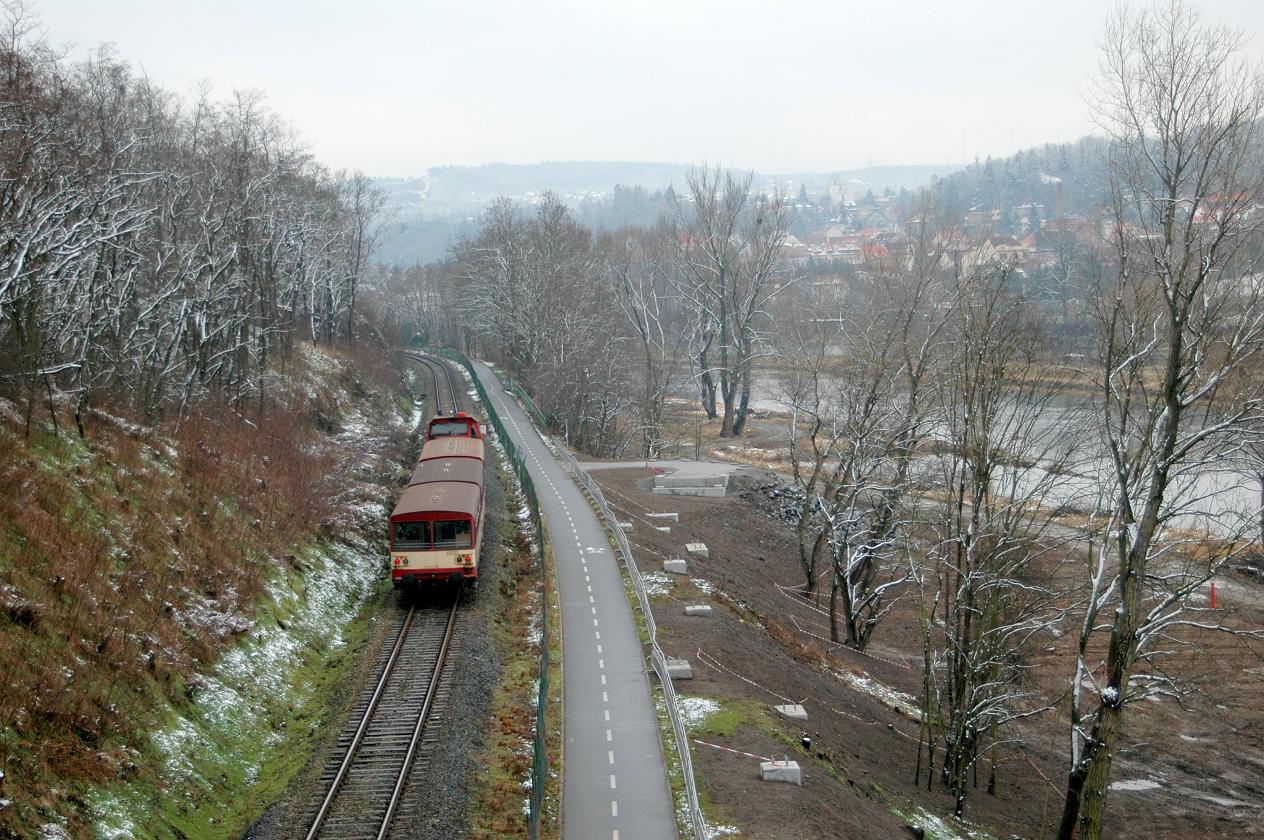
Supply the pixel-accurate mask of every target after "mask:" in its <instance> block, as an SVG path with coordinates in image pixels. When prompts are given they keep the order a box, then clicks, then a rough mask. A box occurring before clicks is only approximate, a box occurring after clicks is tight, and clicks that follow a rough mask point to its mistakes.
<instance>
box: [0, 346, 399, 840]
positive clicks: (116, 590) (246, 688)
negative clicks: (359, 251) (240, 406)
mask: <svg viewBox="0 0 1264 840" xmlns="http://www.w3.org/2000/svg"><path fill="white" fill-rule="evenodd" d="M287 374H288V376H287V378H285V379H284V380H283V383H282V384H281V385H278V386H277V388H276V390H277V392H278V393H277V394H276V395H275V397H274V404H273V405H272V406H270V407H269V409H268V411H266V412H265V413H264V414H263V415H262V416H256V415H252V416H251V418H243V417H241V416H240V415H238V414H236V413H235V412H231V411H228V410H227V409H225V408H224V407H215V406H205V407H203V408H202V410H201V412H200V414H199V415H197V416H194V417H193V418H191V419H190V420H188V421H187V422H186V423H185V424H184V425H183V427H182V428H181V429H180V430H179V432H178V433H177V432H175V431H173V430H171V429H144V428H140V427H138V426H136V425H134V424H132V423H129V422H127V421H126V420H122V419H119V418H113V417H111V416H109V415H107V414H104V413H100V414H98V415H97V416H96V417H94V418H92V419H91V421H90V423H89V427H88V434H87V439H86V440H80V439H79V438H78V437H77V436H67V435H66V434H65V433H64V429H65V428H66V425H65V424H63V425H62V429H63V433H62V434H61V435H60V436H54V435H53V434H52V433H51V432H52V430H51V427H49V428H45V429H42V430H40V431H39V432H38V433H37V434H34V435H32V437H31V438H29V439H25V438H23V437H22V436H21V425H20V422H19V421H20V418H19V417H18V416H17V414H16V412H14V411H13V410H12V409H11V406H9V405H7V404H5V403H3V401H0V453H4V454H3V455H2V456H0V673H3V674H4V675H5V681H6V685H5V686H4V689H5V690H4V691H3V692H0V767H2V768H3V770H4V772H5V774H6V778H5V781H4V787H3V791H0V796H2V797H3V798H4V799H6V800H8V804H7V806H6V807H4V808H3V810H0V835H4V834H10V835H12V836H31V835H32V834H34V833H35V831H36V830H37V829H38V827H39V826H40V825H42V824H46V823H49V822H53V823H60V824H62V825H64V826H66V827H67V828H68V829H69V830H70V831H71V833H73V834H75V835H76V836H77V835H79V834H81V833H83V832H84V830H85V827H86V825H87V824H88V823H89V822H96V823H97V824H98V832H99V833H100V834H102V835H105V836H108V835H109V834H111V833H119V832H125V831H128V830H132V831H135V832H136V833H138V834H142V835H145V836H164V835H166V836H181V835H184V836H198V837H202V836H216V835H219V836H231V835H233V834H234V833H235V832H236V830H238V829H239V828H240V827H241V825H243V824H244V823H245V822H246V821H248V820H249V818H250V817H251V816H253V814H254V813H256V812H257V811H258V810H260V809H261V808H262V807H263V805H264V804H265V801H266V799H267V798H268V797H269V795H270V792H271V791H273V790H279V789H280V788H281V787H283V786H284V782H285V780H287V779H288V778H289V777H290V775H292V773H293V772H294V771H295V770H296V769H297V767H298V766H300V765H301V763H302V758H303V752H302V750H301V748H300V749H298V750H295V749H294V747H295V745H301V743H302V741H303V735H304V733H306V732H310V730H311V729H312V728H313V727H315V726H318V725H319V720H318V719H317V718H316V717H315V715H316V713H317V711H318V710H319V709H320V708H321V706H322V703H321V698H323V696H324V693H325V692H327V690H328V689H329V687H330V686H332V685H333V684H334V683H335V682H336V681H337V679H338V677H339V676H340V674H341V666H342V665H345V664H346V663H347V661H348V660H349V658H350V657H348V655H347V652H348V651H349V650H350V649H352V648H353V647H354V645H355V643H356V642H357V640H358V634H359V633H360V632H362V631H360V630H358V629H354V626H353V625H348V622H350V620H351V619H353V618H354V617H355V616H356V613H357V612H358V610H359V608H360V605H361V603H363V601H364V598H365V595H366V594H367V593H368V592H369V591H370V590H371V589H372V588H373V586H374V585H375V584H374V581H375V579H376V576H377V570H378V568H379V567H380V563H379V562H378V558H379V550H378V549H379V546H377V545H375V543H374V539H375V538H376V537H377V536H378V534H377V532H378V531H379V530H380V520H381V515H382V512H383V505H384V504H385V501H386V499H387V494H386V488H385V486H384V485H385V484H388V483H389V482H390V481H391V480H392V479H393V478H394V473H395V471H397V470H398V469H399V466H398V464H399V455H400V453H401V452H402V451H403V449H404V448H405V447H406V443H407V438H406V434H405V432H404V430H403V425H404V423H403V420H402V418H401V417H400V401H399V394H400V392H401V390H402V384H401V383H400V382H399V380H398V378H397V377H394V376H393V375H392V374H391V373H390V371H389V366H388V365H384V364H382V362H381V361H380V360H379V361H373V360H372V358H371V356H370V355H369V354H366V355H365V357H364V358H362V359H361V360H352V359H349V358H343V357H340V356H338V355H336V354H330V353H327V352H323V351H321V352H318V351H315V350H312V349H310V348H308V349H307V350H306V351H305V352H304V353H302V354H301V358H300V359H299V360H297V361H296V362H295V363H293V364H291V367H290V370H288V371H287ZM369 418H372V420H370V419H369ZM383 419H385V420H386V427H385V429H384V428H383V424H382V420H383ZM71 428H73V426H72V427H71ZM344 626H351V627H352V629H351V630H349V631H348V632H349V633H350V635H345V636H344V630H343V628H344ZM151 733H153V737H150V734H151Z"/></svg>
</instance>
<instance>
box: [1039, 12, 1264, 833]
mask: <svg viewBox="0 0 1264 840" xmlns="http://www.w3.org/2000/svg"><path fill="white" fill-rule="evenodd" d="M1244 44H1245V41H1244V39H1243V37H1242V35H1241V34H1240V33H1237V32H1234V31H1231V30H1228V29H1226V28H1224V27H1219V26H1211V25H1208V24H1206V23H1204V22H1203V21H1202V19H1201V18H1200V15H1199V14H1198V12H1197V11H1195V10H1194V9H1192V8H1189V7H1187V6H1185V5H1184V4H1182V3H1180V2H1176V1H1175V0H1174V1H1173V2H1168V3H1164V4H1162V5H1158V6H1155V7H1149V8H1145V9H1142V10H1140V11H1134V10H1129V9H1123V10H1120V11H1119V12H1117V13H1116V14H1114V15H1113V16H1112V17H1111V18H1110V20H1109V22H1108V24H1107V26H1106V29H1105V33H1104V36H1103V39H1102V66H1101V79H1100V83H1099V86H1098V94H1097V100H1096V108H1097V114H1098V117H1099V120H1100V122H1101V125H1102V126H1103V128H1105V129H1106V130H1107V131H1108V132H1109V133H1110V136H1111V139H1112V144H1111V148H1110V159H1109V166H1110V177H1111V192H1112V206H1111V208H1110V211H1111V224H1112V228H1113V230H1112V235H1111V239H1112V242H1111V245H1112V247H1113V251H1114V253H1113V269H1112V277H1111V282H1110V283H1109V284H1107V285H1106V287H1105V288H1104V289H1103V290H1102V293H1101V297H1100V300H1099V302H1098V312H1097V319H1098V328H1099V331H1100V334H1099V339H1098V340H1099V350H1098V359H1097V374H1096V385H1097V388H1098V401H1099V408H1100V429H1101V435H1102V438H1103V441H1104V449H1105V468H1104V470H1103V472H1104V474H1105V477H1104V484H1103V502H1102V511H1101V518H1102V519H1103V524H1102V528H1101V534H1102V537H1103V539H1102V541H1101V542H1100V544H1099V545H1098V546H1097V551H1096V554H1095V556H1094V557H1092V558H1091V562H1090V563H1089V565H1088V590H1089V594H1088V598H1087V601H1086V602H1085V604H1084V607H1083V612H1082V615H1081V616H1080V630H1079V655H1078V658H1077V661H1076V670H1075V675H1074V677H1073V681H1072V683H1071V690H1072V697H1071V701H1072V702H1071V721H1070V722H1071V732H1070V737H1071V765H1070V772H1069V776H1068V780H1067V794H1066V802H1065V806H1064V809H1063V814H1062V821H1061V826H1060V829H1059V836H1060V837H1062V838H1070V837H1072V836H1078V837H1082V838H1086V840H1091V838H1097V837H1099V836H1100V835H1101V832H1102V817H1103V811H1104V805H1105V799H1106V792H1107V788H1108V786H1109V783H1110V775H1111V761H1112V758H1113V755H1114V751H1115V746H1116V741H1117V739H1118V737H1119V731H1120V723H1121V721H1122V718H1123V711H1124V709H1125V708H1126V706H1127V705H1128V704H1129V703H1130V702H1131V701H1133V700H1134V699H1136V698H1137V697H1140V696H1144V695H1145V694H1146V693H1148V692H1149V691H1152V690H1156V687H1159V686H1163V685H1164V683H1163V680H1162V676H1161V675H1160V674H1156V673H1154V672H1153V670H1152V669H1151V668H1150V667H1149V666H1150V663H1151V662H1152V659H1153V657H1154V656H1157V655H1158V654H1159V653H1161V651H1160V650H1159V649H1156V646H1155V642H1156V640H1158V639H1160V638H1162V637H1164V635H1165V634H1167V633H1169V632H1170V631H1172V630H1173V629H1175V628H1176V627H1179V626H1182V625H1190V624H1193V625H1195V626H1206V627H1214V626H1215V623H1214V622H1211V621H1207V622H1199V621H1198V620H1197V616H1191V615H1190V614H1189V609H1190V606H1189V599H1190V595H1191V594H1192V593H1193V592H1195V591H1196V590H1197V589H1198V588H1199V587H1200V586H1202V585H1203V584H1204V583H1205V581H1206V580H1207V579H1208V578H1209V577H1210V576H1211V575H1213V574H1214V573H1215V572H1216V570H1217V568H1219V566H1220V565H1221V564H1222V563H1224V562H1225V560H1226V559H1227V557H1228V556H1230V555H1231V554H1232V553H1233V552H1234V551H1236V550H1238V548H1239V547H1240V545H1241V544H1242V543H1241V541H1239V540H1237V539H1236V535H1238V534H1239V533H1240V532H1241V529H1242V527H1243V523H1242V522H1240V521H1226V520H1225V519H1223V518H1221V519H1220V521H1219V522H1218V523H1216V524H1217V525H1218V527H1219V530H1220V531H1221V533H1220V534H1218V536H1219V537H1220V539H1217V540H1216V541H1215V543H1214V544H1209V545H1202V546H1199V549H1198V550H1197V551H1190V550H1182V546H1181V542H1180V539H1179V538H1178V536H1177V534H1176V532H1174V531H1172V530H1171V528H1172V526H1173V525H1174V524H1175V521H1176V519H1177V517H1178V516H1181V515H1186V516H1188V515H1190V514H1191V513H1199V514H1202V520H1201V521H1203V522H1204V523H1206V522H1207V521H1208V519H1209V518H1212V517H1214V515H1215V512H1214V511H1212V510H1210V509H1209V508H1207V507H1206V506H1205V505H1202V504H1200V501H1201V499H1200V495H1203V494H1200V493H1198V491H1197V490H1196V489H1194V487H1193V485H1192V482H1193V480H1194V478H1195V475H1196V473H1197V472H1199V471H1200V470H1201V469H1203V468H1204V467H1205V466H1206V465H1207V464H1208V463H1209V462H1211V461H1212V460H1214V459H1217V458H1223V457H1226V456H1227V455H1228V454H1230V453H1231V452H1232V450H1233V449H1234V448H1235V447H1236V446H1237V445H1238V441H1240V439H1241V435H1242V433H1243V432H1244V431H1245V430H1246V428H1247V427H1248V426H1249V425H1250V424H1251V423H1253V422H1255V421H1257V420H1258V419H1259V417H1260V412H1261V403H1260V392H1259V387H1258V384H1257V383H1256V382H1247V381H1244V379H1243V378H1242V377H1238V376H1235V372H1237V371H1239V370H1241V369H1242V367H1243V366H1244V365H1245V364H1246V363H1247V362H1248V361H1249V360H1250V359H1252V358H1253V357H1255V356H1256V355H1257V354H1258V353H1259V350H1260V347H1261V340H1262V339H1264V298H1262V292H1264V289H1262V288H1261V285H1260V283H1259V282H1258V279H1257V278H1258V275H1257V274H1256V273H1255V270H1254V266H1253V265H1251V264H1249V261H1248V260H1247V259H1246V257H1247V255H1248V254H1250V253H1251V251H1250V248H1251V247H1252V243H1255V242H1258V239H1259V235H1260V232H1261V225H1262V224H1264V213H1261V212H1260V210H1259V207H1260V203H1261V200H1262V199H1264V190H1262V189H1261V187H1262V186H1264V185H1262V183H1261V169H1260V118H1261V115H1262V110H1264V85H1262V84H1261V78H1260V74H1259V70H1258V68H1256V67H1254V66H1248V65H1246V64H1245V63H1242V62H1240V61H1239V59H1238V58H1237V56H1238V55H1239V53H1240V51H1241V49H1242V48H1243V46H1244ZM1104 632H1108V633H1109V642H1108V645H1107V650H1106V653H1105V658H1104V661H1101V662H1100V663H1097V662H1094V661H1092V660H1091V659H1090V658H1089V657H1090V651H1091V650H1093V649H1094V648H1093V646H1092V645H1091V642H1092V641H1093V639H1094V638H1095V637H1096V636H1097V635H1098V634H1099V633H1104ZM1163 647H1166V645H1164V646H1163ZM1166 687H1168V688H1171V687H1172V686H1171V685H1170V684H1168V685H1167V686H1166Z"/></svg>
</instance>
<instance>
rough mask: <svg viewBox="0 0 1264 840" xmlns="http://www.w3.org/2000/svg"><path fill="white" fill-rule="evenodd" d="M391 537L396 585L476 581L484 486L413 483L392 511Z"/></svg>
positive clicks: (392, 580) (393, 573) (481, 538)
mask: <svg viewBox="0 0 1264 840" xmlns="http://www.w3.org/2000/svg"><path fill="white" fill-rule="evenodd" d="M480 466H481V465H480ZM390 536H391V582H392V583H393V584H394V585H395V586H396V587H402V586H416V585H419V584H423V583H440V582H451V583H464V582H472V581H477V580H478V560H479V555H480V549H481V548H482V545H483V485H482V484H481V483H477V484H476V483H473V482H468V481H431V482H427V483H425V484H414V485H412V486H410V487H409V488H408V489H407V490H405V491H404V494H403V495H402V496H400V498H399V502H397V503H396V505H395V510H394V511H392V512H391V534H390Z"/></svg>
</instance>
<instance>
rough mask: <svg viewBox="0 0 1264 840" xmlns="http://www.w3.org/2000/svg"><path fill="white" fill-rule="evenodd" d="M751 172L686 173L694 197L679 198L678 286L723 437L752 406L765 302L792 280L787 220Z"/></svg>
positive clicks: (706, 400)
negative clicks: (785, 260) (784, 255)
mask: <svg viewBox="0 0 1264 840" xmlns="http://www.w3.org/2000/svg"><path fill="white" fill-rule="evenodd" d="M751 180H752V176H751V175H750V174H747V175H744V176H738V175H735V174H733V173H732V172H729V173H725V172H722V171H721V170H719V169H716V170H710V169H695V170H693V171H692V172H690V174H689V192H690V198H691V199H692V201H691V202H689V203H688V208H687V209H686V206H685V204H684V203H678V204H677V208H678V209H677V220H676V221H677V225H678V227H679V230H678V231H677V234H676V243H677V248H678V257H679V260H680V265H681V267H682V271H681V275H682V279H683V281H684V282H682V283H680V284H679V286H678V289H679V291H680V293H681V294H682V295H683V296H684V297H685V298H686V300H687V301H688V302H689V304H690V306H691V307H692V308H693V310H694V313H695V317H696V331H695V334H696V336H697V340H698V354H697V357H696V363H697V370H698V377H699V381H700V383H701V389H702V404H703V408H704V409H706V411H707V416H709V417H712V418H714V417H715V416H716V415H717V412H716V408H715V390H716V382H715V380H716V378H718V379H719V383H718V384H719V391H720V399H721V402H722V404H723V416H722V419H721V424H720V435H721V437H734V436H737V435H740V434H741V433H742V430H743V429H744V428H745V425H746V417H747V412H748V410H749V408H750V394H751V378H752V376H753V372H754V363H755V359H756V357H757V356H758V355H759V354H760V352H761V349H762V347H763V346H764V335H763V327H764V324H765V322H766V319H767V311H766V306H767V305H768V303H769V301H771V300H772V299H773V298H774V297H776V295H777V294H779V293H780V292H781V291H783V290H784V289H785V288H787V286H788V285H789V284H790V282H791V279H792V278H791V277H790V276H789V275H787V274H786V272H785V266H784V265H783V264H782V262H781V248H782V245H783V244H784V243H785V237H786V230H787V226H788V224H789V212H788V205H787V203H786V200H785V197H784V196H781V195H766V194H762V193H760V194H755V193H754V192H753V191H752V189H751Z"/></svg>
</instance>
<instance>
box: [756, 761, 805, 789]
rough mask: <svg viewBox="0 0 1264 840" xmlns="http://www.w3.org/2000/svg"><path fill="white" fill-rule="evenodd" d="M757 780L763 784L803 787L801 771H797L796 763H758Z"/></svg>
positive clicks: (797, 765)
mask: <svg viewBox="0 0 1264 840" xmlns="http://www.w3.org/2000/svg"><path fill="white" fill-rule="evenodd" d="M759 778H760V779H762V780H763V781H765V782H786V783H788V784H792V785H799V786H802V785H803V771H802V770H800V769H799V762H797V761H761V762H759Z"/></svg>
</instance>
